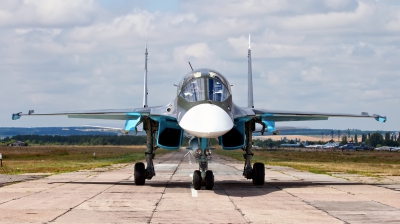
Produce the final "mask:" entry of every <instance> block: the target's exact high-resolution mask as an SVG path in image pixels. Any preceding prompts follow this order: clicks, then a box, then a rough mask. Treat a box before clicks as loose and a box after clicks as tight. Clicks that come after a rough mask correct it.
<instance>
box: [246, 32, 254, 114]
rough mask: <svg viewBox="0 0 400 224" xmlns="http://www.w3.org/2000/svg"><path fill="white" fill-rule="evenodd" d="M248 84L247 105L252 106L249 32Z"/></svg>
mask: <svg viewBox="0 0 400 224" xmlns="http://www.w3.org/2000/svg"><path fill="white" fill-rule="evenodd" d="M247 57H248V86H247V88H248V89H247V91H248V95H247V107H251V108H254V101H253V76H252V69H251V42H250V34H249V50H248V55H247Z"/></svg>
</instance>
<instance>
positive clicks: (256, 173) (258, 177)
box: [243, 120, 265, 185]
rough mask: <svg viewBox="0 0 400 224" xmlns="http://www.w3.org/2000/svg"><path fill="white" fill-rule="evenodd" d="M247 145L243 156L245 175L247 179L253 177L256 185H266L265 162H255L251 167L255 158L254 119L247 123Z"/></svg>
mask: <svg viewBox="0 0 400 224" xmlns="http://www.w3.org/2000/svg"><path fill="white" fill-rule="evenodd" d="M245 129H246V130H245V132H246V145H245V147H244V148H243V151H244V154H243V157H244V159H245V160H246V161H245V163H244V169H243V176H244V177H245V178H247V179H252V180H253V184H254V185H264V182H265V166H264V164H263V163H254V166H253V167H251V162H252V161H251V160H252V159H253V155H254V154H253V150H252V143H253V131H254V130H255V122H254V121H253V120H251V121H249V122H247V123H246V126H245Z"/></svg>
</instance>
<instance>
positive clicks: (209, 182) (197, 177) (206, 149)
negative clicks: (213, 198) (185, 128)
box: [191, 138, 214, 190]
mask: <svg viewBox="0 0 400 224" xmlns="http://www.w3.org/2000/svg"><path fill="white" fill-rule="evenodd" d="M191 141H198V142H197V144H196V143H195V144H194V145H197V146H200V147H198V148H197V149H196V150H195V152H194V157H195V158H196V162H197V163H199V169H198V170H195V171H194V172H193V187H194V189H195V190H200V189H201V187H202V186H205V188H206V190H212V189H213V187H214V174H213V172H212V171H211V170H208V163H209V162H211V145H210V140H209V139H206V138H200V139H197V138H194V139H191ZM191 145H192V144H191ZM192 149H193V150H194V148H192Z"/></svg>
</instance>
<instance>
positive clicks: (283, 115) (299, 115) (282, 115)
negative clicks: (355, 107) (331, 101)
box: [252, 108, 386, 122]
mask: <svg viewBox="0 0 400 224" xmlns="http://www.w3.org/2000/svg"><path fill="white" fill-rule="evenodd" d="M252 111H253V112H254V114H255V116H256V117H263V118H265V119H268V120H271V121H308V120H328V118H329V117H349V118H374V119H375V120H377V121H379V122H386V116H380V115H377V114H373V115H369V114H368V113H367V112H362V113H361V114H347V113H320V112H300V111H283V110H265V109H254V108H253V109H252Z"/></svg>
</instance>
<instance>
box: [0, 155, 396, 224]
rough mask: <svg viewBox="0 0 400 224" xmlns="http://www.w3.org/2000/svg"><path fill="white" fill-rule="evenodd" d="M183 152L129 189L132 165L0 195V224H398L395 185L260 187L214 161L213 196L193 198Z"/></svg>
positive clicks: (291, 174) (273, 176)
mask: <svg viewBox="0 0 400 224" xmlns="http://www.w3.org/2000/svg"><path fill="white" fill-rule="evenodd" d="M185 153H186V151H179V152H178V151H177V152H172V153H170V154H167V155H164V156H162V157H159V158H157V159H156V160H155V164H156V173H157V176H156V177H154V178H153V180H150V181H146V185H145V186H136V185H135V184H134V181H133V176H132V174H133V164H132V165H129V166H125V167H122V168H121V167H120V168H115V169H111V170H109V169H96V170H91V171H80V172H73V173H65V174H60V175H53V176H49V177H46V178H43V179H36V180H30V181H26V182H21V183H16V184H11V185H8V186H3V187H1V188H0V223H128V222H129V223H388V222H393V223H400V184H398V183H396V181H393V182H392V183H391V184H386V185H381V184H362V183H359V182H354V181H348V180H346V179H344V178H337V177H332V176H329V175H321V174H312V173H308V172H301V171H298V170H295V169H291V168H287V167H267V169H266V184H265V185H264V186H262V187H259V186H253V185H252V182H251V180H246V179H244V178H243V177H242V169H243V164H242V163H239V162H236V161H234V160H231V159H226V158H222V157H219V156H218V155H216V156H214V158H213V159H214V160H213V163H211V164H210V166H209V167H210V169H212V170H213V171H214V175H215V181H216V186H215V187H214V189H213V190H211V191H209V190H199V191H196V190H194V189H193V187H192V185H191V177H190V175H191V174H192V173H193V171H194V170H195V169H196V168H198V165H197V164H196V163H195V162H194V160H193V158H191V164H190V163H189V159H188V157H186V158H183V156H184V154H185Z"/></svg>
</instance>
